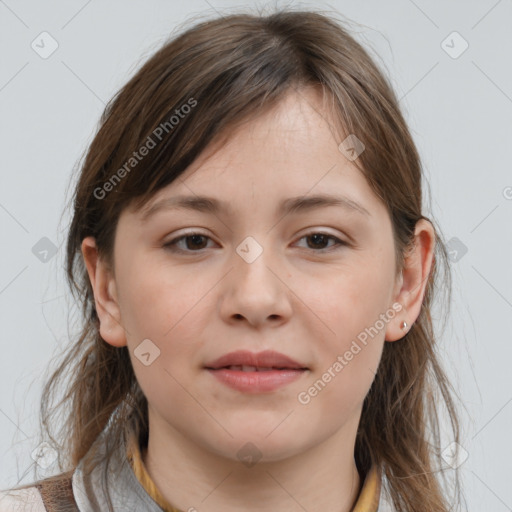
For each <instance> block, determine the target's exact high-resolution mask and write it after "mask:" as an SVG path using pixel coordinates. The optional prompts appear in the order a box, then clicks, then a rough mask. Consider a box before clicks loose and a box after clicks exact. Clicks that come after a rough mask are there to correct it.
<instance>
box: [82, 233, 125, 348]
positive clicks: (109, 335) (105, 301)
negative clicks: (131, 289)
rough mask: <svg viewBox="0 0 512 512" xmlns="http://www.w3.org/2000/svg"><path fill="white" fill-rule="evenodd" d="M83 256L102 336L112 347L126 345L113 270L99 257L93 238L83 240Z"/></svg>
mask: <svg viewBox="0 0 512 512" xmlns="http://www.w3.org/2000/svg"><path fill="white" fill-rule="evenodd" d="M81 249H82V255H83V257H84V261H85V266H86V267H87V273H88V274H89V279H90V281H91V286H92V289H93V292H94V301H95V304H96V312H97V313H98V317H99V320H100V335H101V337H102V338H103V339H104V340H105V341H106V342H107V343H109V344H110V345H113V346H115V347H122V346H124V345H126V334H125V330H124V328H123V326H122V325H121V310H120V309H119V305H118V302H117V291H116V283H115V280H114V277H113V275H112V272H111V270H110V269H109V268H108V266H107V265H106V263H105V262H104V261H103V260H102V259H101V258H100V257H99V255H98V249H97V247H96V241H95V239H94V238H93V237H90V236H89V237H87V238H84V239H83V240H82V246H81Z"/></svg>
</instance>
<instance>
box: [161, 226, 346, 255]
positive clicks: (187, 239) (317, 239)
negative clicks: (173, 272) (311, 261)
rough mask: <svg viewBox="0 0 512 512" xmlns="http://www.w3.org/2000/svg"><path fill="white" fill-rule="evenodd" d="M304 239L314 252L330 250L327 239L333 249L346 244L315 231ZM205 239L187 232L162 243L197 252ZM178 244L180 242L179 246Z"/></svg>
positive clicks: (202, 236) (173, 248) (178, 251)
mask: <svg viewBox="0 0 512 512" xmlns="http://www.w3.org/2000/svg"><path fill="white" fill-rule="evenodd" d="M304 239H307V240H311V241H312V244H308V245H313V247H309V248H313V249H314V252H323V251H329V250H331V249H328V248H326V247H324V245H325V244H326V243H328V242H329V241H334V244H332V245H331V248H332V247H335V249H334V250H337V249H339V248H341V247H342V246H346V245H348V244H347V243H346V242H344V241H343V240H340V239H339V238H337V237H335V236H333V235H329V234H327V233H321V232H316V231H314V232H311V233H308V234H307V235H304V236H303V237H301V238H300V240H304ZM207 240H211V238H210V237H208V236H206V235H203V234H202V233H187V234H186V235H182V236H180V237H177V238H174V239H173V240H171V241H170V242H168V243H166V244H164V246H163V247H164V248H165V249H166V250H169V251H171V252H176V253H184V252H199V251H201V250H202V249H206V248H207V247H206V246H205V243H207ZM182 242H184V246H183V244H182ZM180 244H182V245H181V247H180ZM319 246H322V247H319Z"/></svg>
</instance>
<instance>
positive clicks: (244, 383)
mask: <svg viewBox="0 0 512 512" xmlns="http://www.w3.org/2000/svg"><path fill="white" fill-rule="evenodd" d="M208 371H209V372H210V373H211V374H212V375H213V376H214V377H216V378H217V379H218V380H220V382H222V383H223V384H226V385H227V386H229V387H231V388H233V389H236V390H238V391H243V392H245V393H264V392H268V391H274V390H276V389H278V388H280V387H282V386H285V385H286V384H289V383H290V382H293V381H295V380H297V379H299V378H300V377H301V376H302V374H303V373H305V372H306V370H268V371H263V372H243V371H240V370H228V369H227V368H222V369H220V370H211V369H208Z"/></svg>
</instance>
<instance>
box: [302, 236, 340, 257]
mask: <svg viewBox="0 0 512 512" xmlns="http://www.w3.org/2000/svg"><path fill="white" fill-rule="evenodd" d="M303 239H310V240H311V241H312V244H313V246H314V248H316V249H317V250H316V251H315V252H323V251H329V250H330V249H326V248H325V247H320V248H318V246H319V245H320V246H323V245H324V244H325V243H326V242H328V241H329V240H334V242H335V243H334V244H333V245H331V247H335V249H334V250H337V249H340V248H341V247H342V246H345V245H348V244H347V243H346V242H344V241H343V240H340V239H339V238H337V237H335V236H333V235H329V234H328V233H321V232H316V231H313V232H311V233H308V234H307V235H304V236H303V237H302V238H300V240H303ZM308 245H309V244H308Z"/></svg>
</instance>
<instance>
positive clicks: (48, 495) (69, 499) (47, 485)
mask: <svg viewBox="0 0 512 512" xmlns="http://www.w3.org/2000/svg"><path fill="white" fill-rule="evenodd" d="M72 476H73V471H68V472H67V473H62V475H60V478H59V479H57V480H50V479H46V480H42V481H41V483H39V484H38V485H37V486H36V487H37V489H38V490H39V492H40V493H41V498H42V500H43V503H44V506H45V508H46V510H47V512H79V510H78V506H77V504H76V501H75V497H74V495H73V487H72V484H71V478H72Z"/></svg>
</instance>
